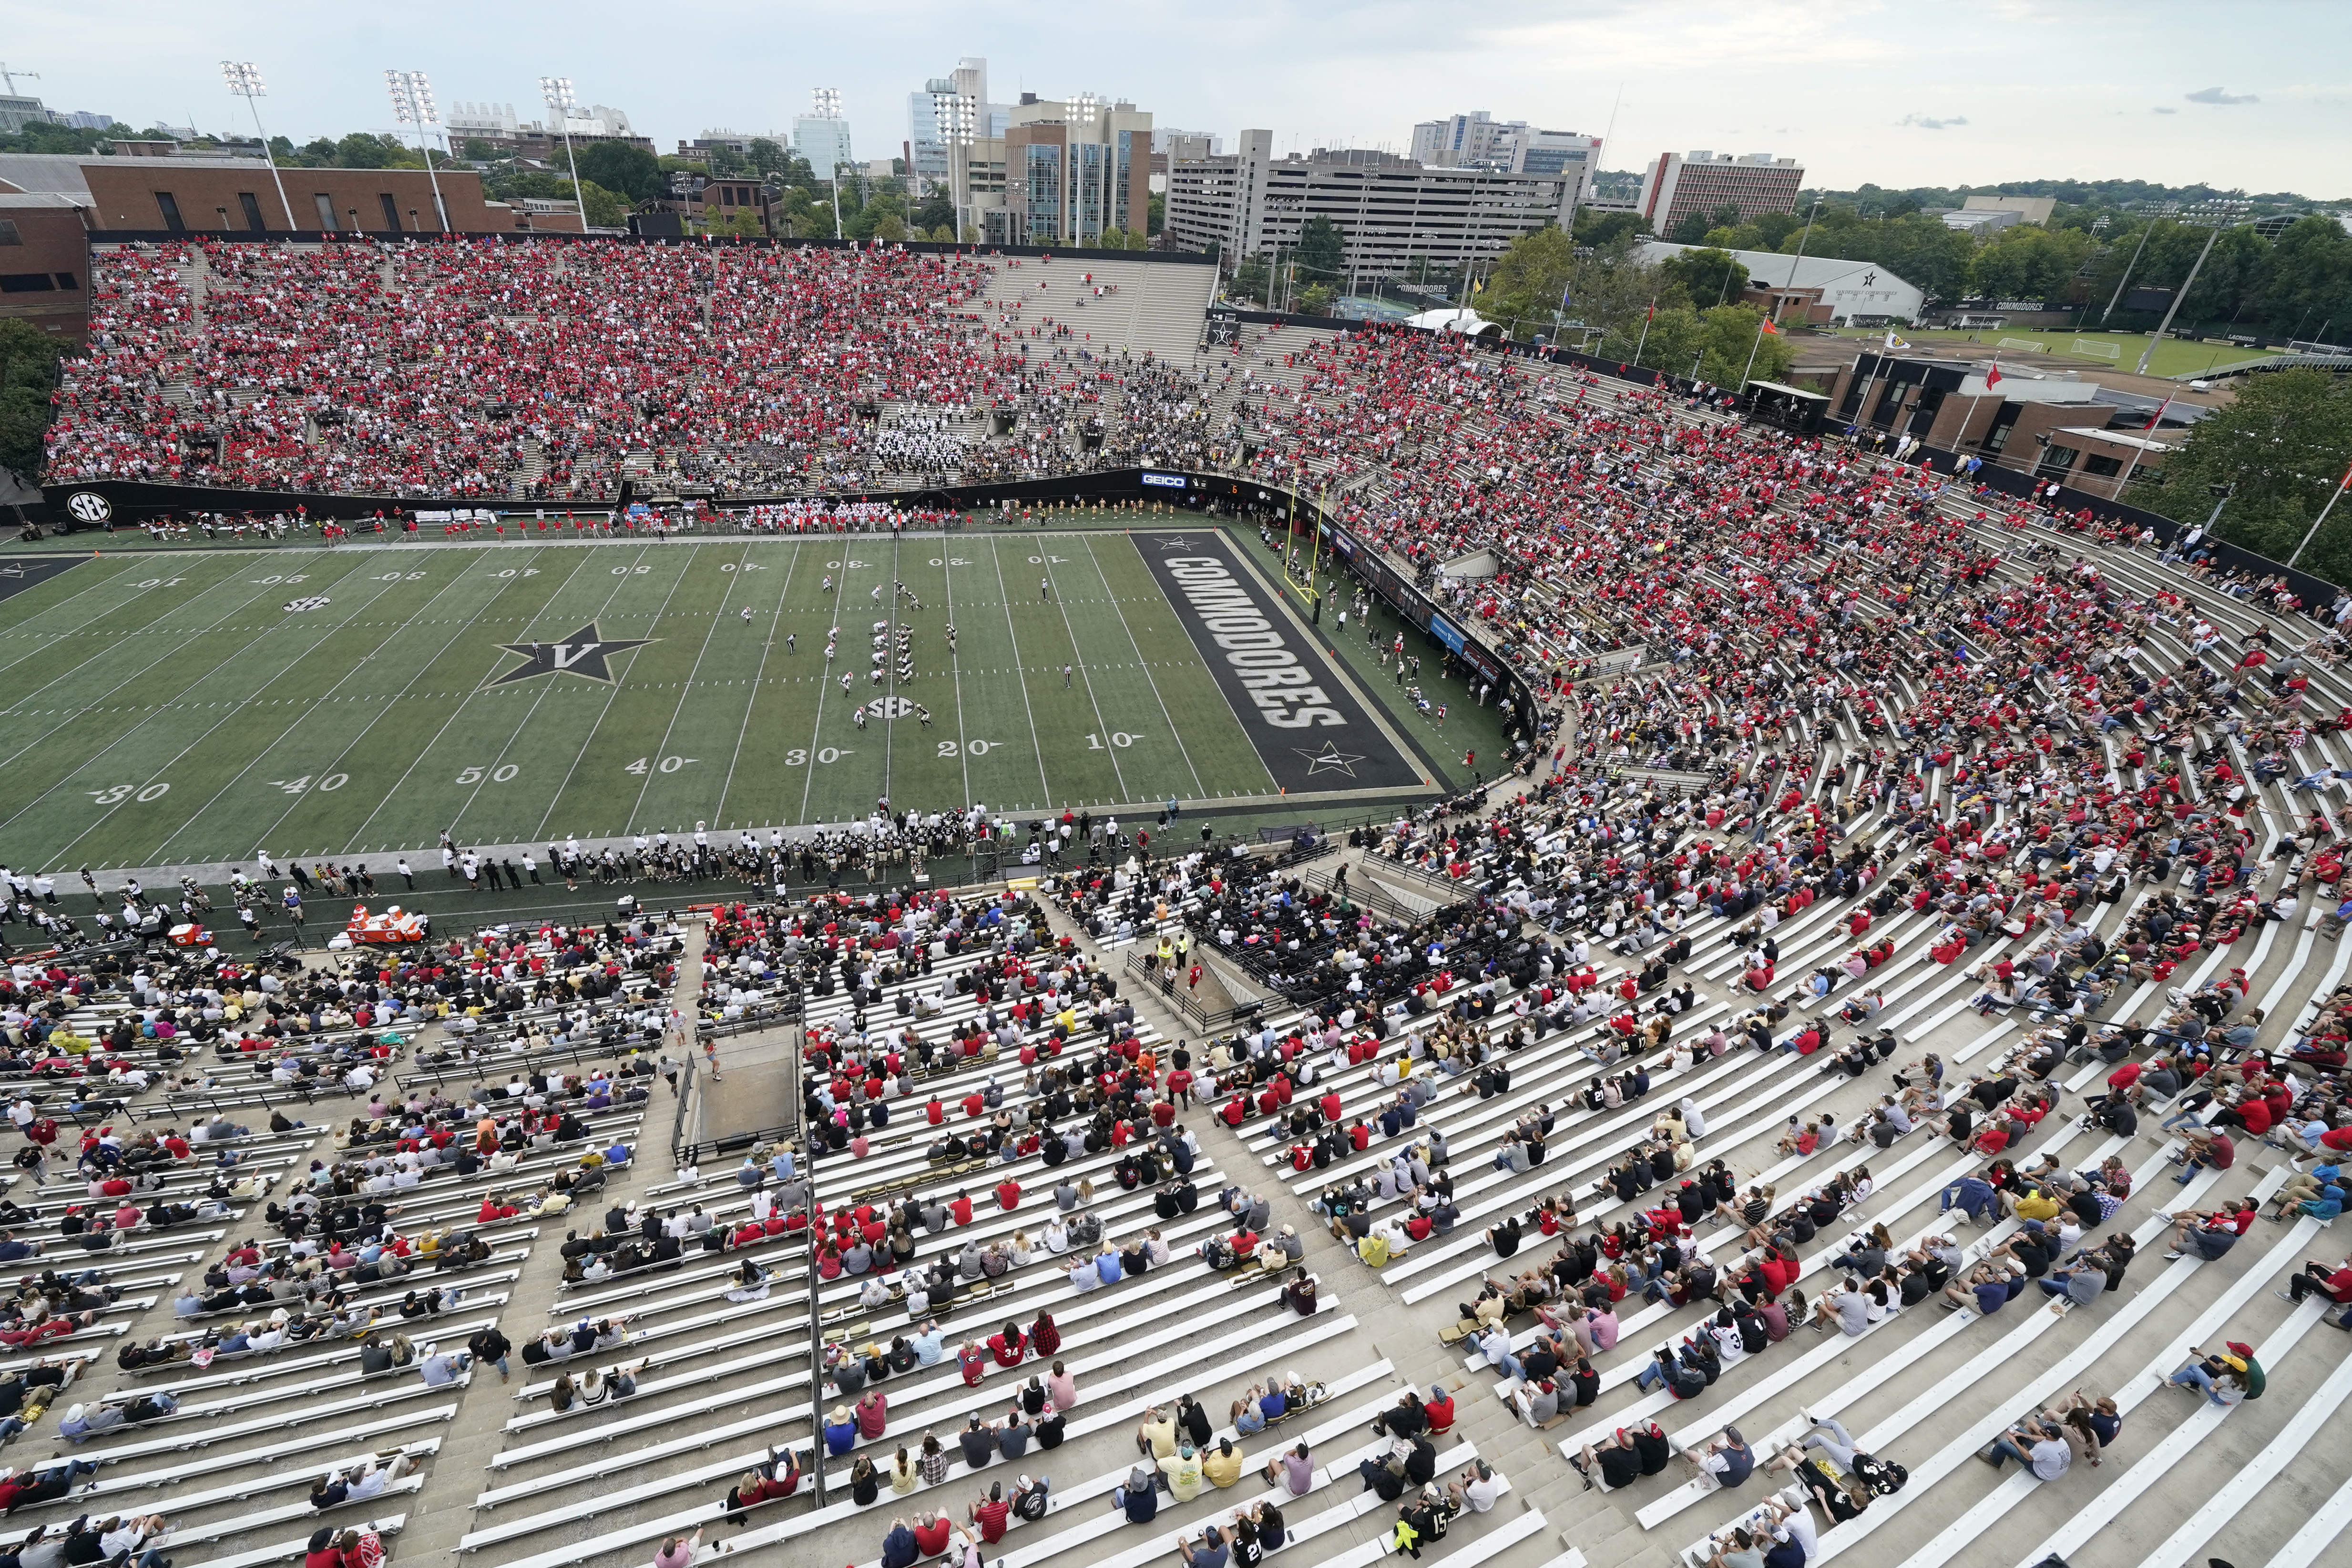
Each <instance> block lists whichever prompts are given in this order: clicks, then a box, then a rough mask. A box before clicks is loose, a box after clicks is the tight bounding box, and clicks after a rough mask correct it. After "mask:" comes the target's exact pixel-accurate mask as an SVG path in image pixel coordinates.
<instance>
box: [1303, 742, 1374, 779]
mask: <svg viewBox="0 0 2352 1568" xmlns="http://www.w3.org/2000/svg"><path fill="white" fill-rule="evenodd" d="M1291 750H1292V751H1294V752H1297V753H1298V754H1299V755H1300V756H1302V757H1305V758H1306V759H1307V777H1308V778H1313V777H1314V776H1315V775H1316V774H1317V773H1321V772H1322V771H1323V770H1324V769H1326V768H1329V769H1330V770H1331V771H1332V772H1334V773H1345V774H1347V775H1348V776H1349V778H1354V777H1355V776H1356V764H1357V763H1360V762H1362V761H1363V760H1364V756H1363V753H1362V752H1343V751H1341V750H1340V749H1339V746H1338V744H1337V743H1336V742H1330V741H1326V742H1323V749H1322V750H1321V751H1319V752H1310V751H1308V750H1307V748H1306V747H1304V746H1293V747H1292V748H1291Z"/></svg>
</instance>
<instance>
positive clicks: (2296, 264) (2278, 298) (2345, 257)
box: [2259, 217, 2352, 342]
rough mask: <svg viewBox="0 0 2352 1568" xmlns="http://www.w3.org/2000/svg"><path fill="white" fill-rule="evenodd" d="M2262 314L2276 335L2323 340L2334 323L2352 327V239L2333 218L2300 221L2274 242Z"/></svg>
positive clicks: (2339, 339) (2334, 338)
mask: <svg viewBox="0 0 2352 1568" xmlns="http://www.w3.org/2000/svg"><path fill="white" fill-rule="evenodd" d="M2259 309H2260V310H2261V312H2262V314H2263V317H2264V319H2266V320H2267V321H2269V323H2270V325H2271V327H2272V329H2273V331H2277V332H2279V333H2281V334H2282V335H2284V336H2287V337H2295V338H2312V337H2316V336H2320V335H2322V334H2321V332H2320V329H2321V327H2322V326H2323V325H2326V323H2328V322H2330V321H2333V322H2334V323H2335V324H2336V326H2339V327H2342V326H2352V234H2347V233H2346V232H2345V231H2344V226H2342V225H2341V224H2339V223H2337V222H2336V221H2335V220H2334V219H2333V218H2326V217H2305V218H2298V219H2296V220H2295V221H2294V223H2293V224H2291V225H2289V226H2287V228H2286V229H2285V230H2284V232H2282V233H2281V234H2280V235H2279V237H2278V238H2277V239H2276V240H2274V241H2273V242H2272V245H2271V256H2270V275H2269V277H2268V278H2267V279H2264V281H2263V287H2262V295H2261V299H2260V301H2259ZM2329 336H2330V341H2332V342H2343V341H2344V340H2343V338H2342V336H2341V335H2336V334H2333V333H2331V334H2329Z"/></svg>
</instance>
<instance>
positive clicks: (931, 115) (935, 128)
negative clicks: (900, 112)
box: [900, 77, 955, 189]
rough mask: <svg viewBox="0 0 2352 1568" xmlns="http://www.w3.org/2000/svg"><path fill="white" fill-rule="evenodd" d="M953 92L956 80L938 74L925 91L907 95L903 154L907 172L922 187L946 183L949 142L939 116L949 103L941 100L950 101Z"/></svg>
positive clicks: (926, 187)
mask: <svg viewBox="0 0 2352 1568" xmlns="http://www.w3.org/2000/svg"><path fill="white" fill-rule="evenodd" d="M954 93H955V84H954V83H953V82H951V81H949V80H948V79H946V78H945V77H938V78H934V79H932V80H931V81H930V82H929V84H928V85H927V86H926V87H925V88H924V89H923V90H922V91H920V92H910V93H908V95H907V143H906V146H905V147H904V148H903V149H902V150H901V152H900V156H902V157H904V158H905V159H906V160H907V174H908V177H909V178H911V179H913V180H915V181H916V182H917V184H918V187H919V188H922V189H928V188H929V187H931V186H934V185H944V184H947V179H948V142H947V133H946V132H945V130H944V129H943V128H942V127H941V125H940V113H941V111H942V110H947V109H949V107H950V103H949V102H943V101H942V100H950V102H951V100H952V99H953V96H954Z"/></svg>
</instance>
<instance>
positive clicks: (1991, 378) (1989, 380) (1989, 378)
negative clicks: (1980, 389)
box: [1985, 365, 2000, 387]
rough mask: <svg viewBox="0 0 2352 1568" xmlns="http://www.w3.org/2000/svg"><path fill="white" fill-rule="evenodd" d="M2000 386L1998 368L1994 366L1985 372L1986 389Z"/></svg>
mask: <svg viewBox="0 0 2352 1568" xmlns="http://www.w3.org/2000/svg"><path fill="white" fill-rule="evenodd" d="M1985 385H1986V386H1988V387H1994V386H1999V385H2000V366H1999V365H1995V366H1993V367H1992V368H1991V369H1990V370H1989V371H1987V372H1985Z"/></svg>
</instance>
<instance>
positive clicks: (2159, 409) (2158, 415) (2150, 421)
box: [2140, 394, 2172, 430]
mask: <svg viewBox="0 0 2352 1568" xmlns="http://www.w3.org/2000/svg"><path fill="white" fill-rule="evenodd" d="M2171 406H2172V397H2171V395H2170V394H2167V395H2165V399H2164V401H2163V402H2161V403H2159V404H2158V405H2156V412H2155V413H2153V414H2151V415H2149V416H2147V424H2145V425H2143V426H2140V428H2141V429H2143V430H2153V429H2155V428H2156V426H2157V424H2158V421H2159V420H2161V419H2163V417H2164V411H2165V410H2166V409H2168V408H2169V407H2171Z"/></svg>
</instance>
